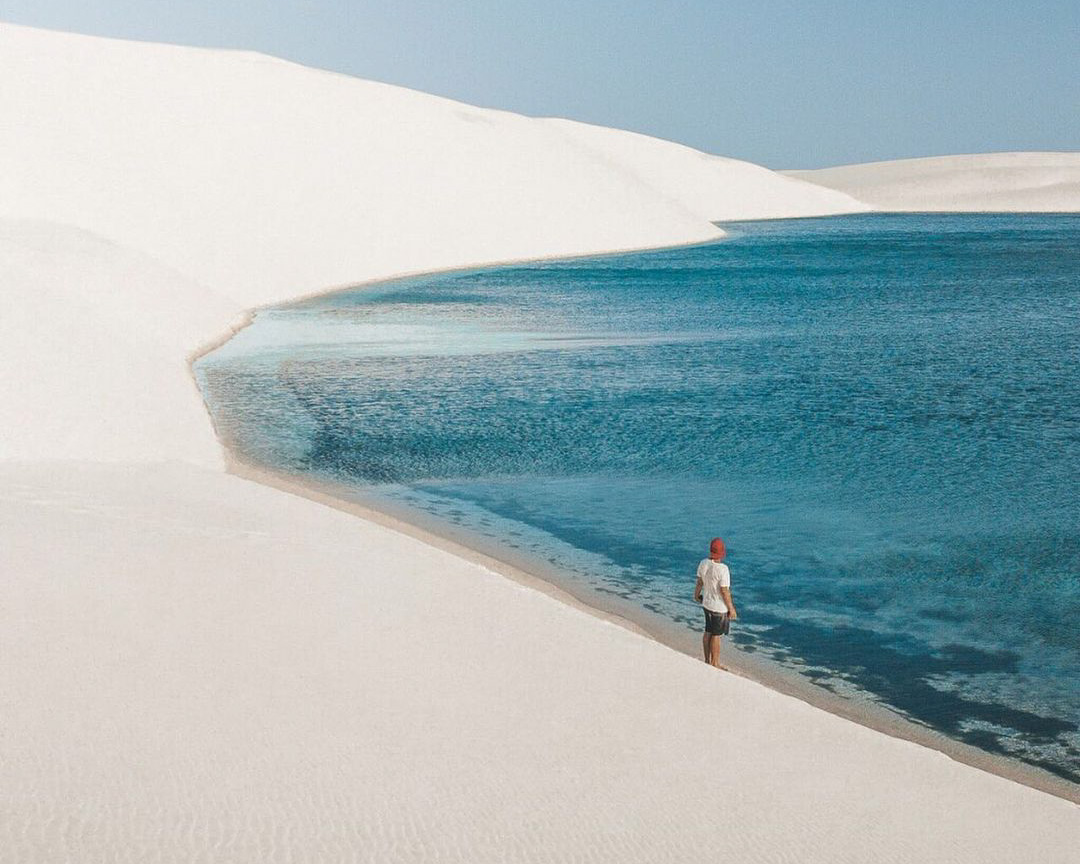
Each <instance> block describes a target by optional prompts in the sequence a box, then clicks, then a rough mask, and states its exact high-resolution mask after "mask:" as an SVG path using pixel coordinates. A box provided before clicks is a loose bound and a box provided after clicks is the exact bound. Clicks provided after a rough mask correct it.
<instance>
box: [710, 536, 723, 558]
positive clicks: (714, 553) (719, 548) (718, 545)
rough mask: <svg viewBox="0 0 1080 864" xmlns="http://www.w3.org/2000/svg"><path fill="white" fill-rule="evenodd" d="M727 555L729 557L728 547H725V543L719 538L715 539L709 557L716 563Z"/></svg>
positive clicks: (711, 544)
mask: <svg viewBox="0 0 1080 864" xmlns="http://www.w3.org/2000/svg"><path fill="white" fill-rule="evenodd" d="M725 555H727V547H725V546H724V541H723V540H721V539H720V538H719V537H713V539H712V542H711V543H710V544H709V557H710V558H712V559H713V560H714V561H719V560H720V559H721V558H723V557H724V556H725Z"/></svg>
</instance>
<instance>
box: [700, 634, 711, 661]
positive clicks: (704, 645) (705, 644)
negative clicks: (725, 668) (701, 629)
mask: <svg viewBox="0 0 1080 864" xmlns="http://www.w3.org/2000/svg"><path fill="white" fill-rule="evenodd" d="M701 650H702V651H704V652H705V662H706V663H712V659H711V657H710V655H709V634H708V633H705V634H703V635H702V637H701Z"/></svg>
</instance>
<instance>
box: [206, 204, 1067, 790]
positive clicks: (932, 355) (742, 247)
mask: <svg viewBox="0 0 1080 864" xmlns="http://www.w3.org/2000/svg"><path fill="white" fill-rule="evenodd" d="M725 227H726V228H728V230H729V232H730V236H729V237H728V238H727V239H725V240H723V241H720V242H717V243H712V244H708V245H703V246H696V247H689V248H683V249H675V250H665V251H659V252H646V253H635V254H626V255H614V256H604V257H595V258H587V259H578V260H573V261H562V262H554V263H541V264H530V265H523V266H512V267H499V268H491V269H481V270H474V271H461V272H454V273H448V274H440V275H433V276H426V277H419V278H412V279H406V280H398V281H394V282H388V283H383V284H380V285H376V286H367V287H364V288H360V289H356V290H353V291H346V292H342V293H337V294H334V295H329V296H325V297H321V298H318V299H316V300H312V301H308V302H304V303H300V304H296V305H292V306H288V307H282V308H279V309H273V310H267V311H263V312H260V313H259V314H258V316H257V317H256V320H255V322H254V323H253V325H252V326H251V327H249V328H247V329H246V330H244V331H243V332H242V333H241V334H240V335H239V336H238V337H236V338H234V339H233V340H232V341H231V342H229V343H228V344H227V345H226V346H225V347H224V348H222V349H219V350H218V351H217V352H215V353H213V354H211V355H209V356H208V357H206V358H204V359H203V360H202V361H200V362H199V364H198V365H197V369H196V371H197V374H198V377H199V381H200V384H201V386H202V388H203V391H204V394H205V395H206V398H207V401H208V403H209V405H210V407H211V411H212V413H213V415H214V418H215V422H216V424H217V426H218V429H219V431H220V432H221V433H222V435H223V436H224V437H225V438H226V439H227V440H228V441H229V442H230V443H231V444H232V446H233V447H235V448H236V449H237V450H238V451H239V452H240V454H241V455H243V456H244V457H246V458H247V459H248V460H250V461H253V462H256V463H259V464H262V465H265V466H268V467H271V468H276V469H280V470H284V471H287V472H290V473H301V474H304V475H307V476H310V477H312V478H314V479H331V480H334V481H337V482H340V483H345V484H347V485H349V486H351V487H353V488H356V489H357V490H362V491H363V492H364V494H365V495H366V496H368V497H369V498H370V497H374V498H376V499H381V500H385V501H386V502H388V503H390V502H392V503H393V504H394V505H395V506H398V507H405V508H409V509H410V510H412V511H415V512H417V513H423V514H425V515H426V517H428V518H435V519H438V520H441V521H442V522H443V523H445V524H447V525H453V526H455V527H457V528H459V529H460V530H461V531H462V532H464V533H465V534H466V535H467V534H469V533H470V532H471V533H472V534H474V535H476V536H481V535H483V536H485V537H487V538H489V539H491V540H492V541H493V542H497V543H499V544H503V545H504V546H505V547H506V548H507V549H513V550H515V552H516V553H517V554H519V555H520V556H523V557H525V558H532V559H535V560H536V561H538V562H543V563H544V565H545V567H555V568H558V570H559V571H560V572H563V573H565V574H567V575H568V578H572V579H577V580H580V581H582V582H584V583H587V584H589V585H591V586H592V587H593V588H595V589H597V590H600V591H603V592H610V593H612V594H616V595H619V596H620V597H622V598H625V599H628V600H630V601H632V602H634V603H635V604H638V605H639V606H640V607H641V608H643V609H647V610H650V611H651V612H652V613H654V614H656V615H658V616H664V618H665V619H667V620H669V621H671V622H675V623H677V624H679V625H681V626H686V627H694V628H698V627H699V626H700V622H699V614H700V613H699V611H698V610H697V609H696V608H695V606H694V604H693V603H692V601H691V600H690V596H689V595H690V591H691V588H692V585H693V571H694V567H695V565H696V564H697V561H698V560H699V559H700V558H701V557H702V554H703V551H704V548H705V545H706V542H707V540H708V538H709V537H711V536H713V535H714V534H719V535H722V536H723V537H724V538H725V539H726V540H727V542H728V546H729V550H730V559H729V563H730V565H731V568H732V573H733V591H734V594H735V597H736V601H737V603H738V605H739V607H740V613H741V619H740V621H739V622H738V626H737V627H736V628H735V633H734V634H733V639H734V642H735V644H736V646H737V647H738V648H739V649H740V650H742V651H749V652H756V653H759V654H763V655H766V656H768V657H771V658H772V659H773V660H774V661H775V662H777V663H781V664H784V665H785V666H788V667H790V668H792V669H796V670H798V671H799V672H800V673H801V674H803V675H805V676H807V677H808V678H810V679H812V680H813V681H814V682H815V683H816V684H818V685H819V686H822V687H827V688H829V689H831V690H833V691H836V692H839V693H842V694H847V695H850V696H851V697H852V698H856V699H868V700H873V701H876V702H881V703H884V704H886V705H888V706H890V707H891V708H893V709H894V710H896V711H899V712H900V713H902V714H904V715H905V716H907V717H908V718H910V719H911V720H913V721H914V722H917V723H921V724H925V725H927V726H930V727H933V728H934V729H937V730H939V731H941V732H943V733H945V734H947V735H949V736H952V737H954V738H958V739H961V740H964V741H966V742H968V743H971V744H974V745H975V746H978V747H981V748H983V749H985V750H989V751H992V752H996V753H1000V754H1005V755H1008V756H1012V757H1015V758H1018V759H1021V760H1023V761H1026V762H1029V763H1032V764H1036V765H1040V766H1042V767H1044V768H1047V769H1049V770H1051V771H1053V772H1054V773H1056V774H1058V775H1060V776H1062V777H1065V778H1067V779H1070V780H1072V781H1073V782H1080V627H1078V625H1077V621H1078V620H1080V496H1078V494H1077V480H1078V478H1080V371H1078V361H1080V217H1077V216H1068V215H1063V216H1012V215H1002V216H984V215H974V216H973V215H964V216H959V215H948V216H918V215H915V216H889V215H872V216H857V217H841V218H830V219H808V220H792V221H782V222H763V223H746V224H738V225H730V226H725Z"/></svg>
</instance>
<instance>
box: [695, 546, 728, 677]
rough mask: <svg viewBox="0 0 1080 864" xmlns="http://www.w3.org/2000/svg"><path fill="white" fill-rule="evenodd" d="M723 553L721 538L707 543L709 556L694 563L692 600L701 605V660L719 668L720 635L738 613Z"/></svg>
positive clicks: (724, 553) (724, 552)
mask: <svg viewBox="0 0 1080 864" xmlns="http://www.w3.org/2000/svg"><path fill="white" fill-rule="evenodd" d="M726 554H727V549H726V548H725V547H724V541H723V540H721V539H720V538H719V537H714V538H713V539H712V542H711V543H710V544H709V557H708V558H703V559H702V561H701V563H700V564H698V568H697V582H696V583H695V584H694V601H695V602H697V603H700V604H701V605H702V607H703V608H704V609H705V633H704V635H703V636H702V637H701V647H702V649H703V650H704V652H705V662H706V663H708V664H709V665H711V666H715V667H716V668H718V669H719V668H721V667H720V641H721V638H722V637H723V636H725V635H726V634H727V632H728V631H729V630H730V629H731V622H732V621H734V620H735V619H736V618H738V617H739V613H738V612H736V611H735V601H734V600H732V599H731V571H730V570H728V567H727V564H724V563H723V560H724V556H725V555H726Z"/></svg>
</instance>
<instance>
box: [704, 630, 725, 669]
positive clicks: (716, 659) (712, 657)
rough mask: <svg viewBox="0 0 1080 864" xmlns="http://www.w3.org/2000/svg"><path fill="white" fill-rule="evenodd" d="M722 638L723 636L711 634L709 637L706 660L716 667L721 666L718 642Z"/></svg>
mask: <svg viewBox="0 0 1080 864" xmlns="http://www.w3.org/2000/svg"><path fill="white" fill-rule="evenodd" d="M722 638H723V637H721V636H711V637H709V648H708V660H709V663H710V664H711V665H713V666H715V667H716V668H717V669H720V668H721V666H720V642H721V640H722Z"/></svg>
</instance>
